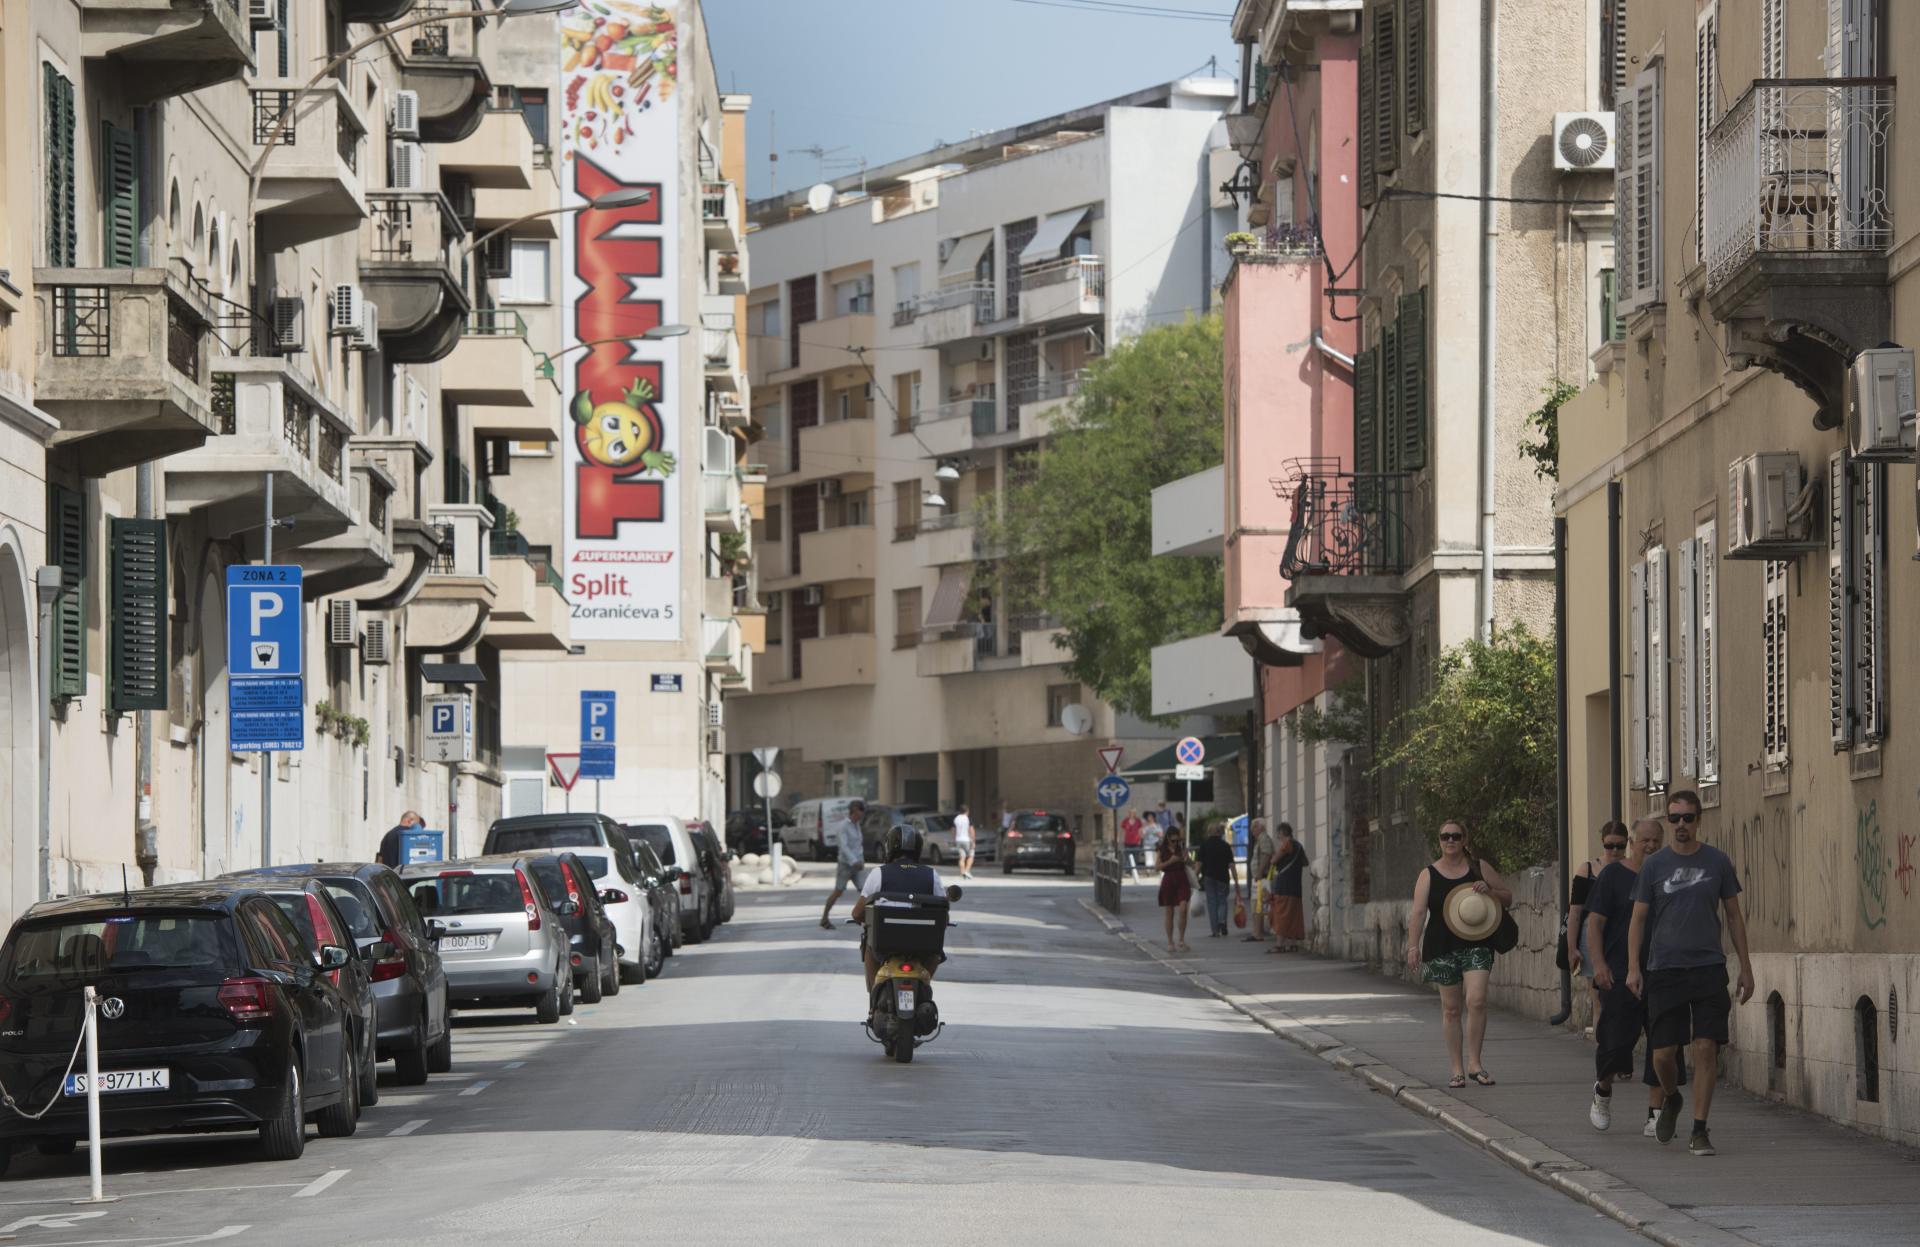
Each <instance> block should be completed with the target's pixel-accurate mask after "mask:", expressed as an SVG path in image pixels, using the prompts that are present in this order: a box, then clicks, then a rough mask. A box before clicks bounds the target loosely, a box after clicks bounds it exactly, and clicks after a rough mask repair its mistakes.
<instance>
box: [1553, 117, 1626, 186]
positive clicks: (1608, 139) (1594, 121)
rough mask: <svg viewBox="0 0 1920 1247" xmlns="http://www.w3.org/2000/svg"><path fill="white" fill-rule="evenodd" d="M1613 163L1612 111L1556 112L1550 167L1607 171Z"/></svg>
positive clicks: (1570, 170)
mask: <svg viewBox="0 0 1920 1247" xmlns="http://www.w3.org/2000/svg"><path fill="white" fill-rule="evenodd" d="M1613 166H1614V148H1613V114H1612V113H1555V114H1554V115H1553V167H1554V168H1555V169H1558V170H1560V171H1561V172H1562V173H1610V172H1612V171H1613Z"/></svg>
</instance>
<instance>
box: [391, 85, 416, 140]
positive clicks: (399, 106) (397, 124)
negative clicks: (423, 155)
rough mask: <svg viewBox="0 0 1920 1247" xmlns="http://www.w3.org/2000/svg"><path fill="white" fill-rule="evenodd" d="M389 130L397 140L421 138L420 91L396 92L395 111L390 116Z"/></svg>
mask: <svg viewBox="0 0 1920 1247" xmlns="http://www.w3.org/2000/svg"><path fill="white" fill-rule="evenodd" d="M387 120H388V128H389V130H390V131H391V132H392V134H393V137H394V138H397V139H417V138H419V137H420V93H419V92H418V91H395V92H394V93H393V109H392V111H391V112H390V113H389V114H388V118H387Z"/></svg>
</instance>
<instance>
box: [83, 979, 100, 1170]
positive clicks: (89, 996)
mask: <svg viewBox="0 0 1920 1247" xmlns="http://www.w3.org/2000/svg"><path fill="white" fill-rule="evenodd" d="M83 1007H84V1008H85V1009H86V1011H87V1016H86V1019H85V1025H86V1034H87V1177H88V1179H89V1181H90V1183H91V1186H92V1198H91V1200H90V1201H89V1202H91V1203H95V1204H98V1203H101V1202H103V1201H102V1200H101V1198H100V997H99V994H98V993H97V992H95V990H94V987H93V984H91V983H89V984H87V987H86V1001H85V1002H84V1005H83Z"/></svg>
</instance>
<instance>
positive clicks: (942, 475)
mask: <svg viewBox="0 0 1920 1247" xmlns="http://www.w3.org/2000/svg"><path fill="white" fill-rule="evenodd" d="M933 478H934V479H935V480H937V481H957V480H959V479H960V469H959V468H957V467H955V466H954V463H953V460H951V459H942V460H941V461H940V466H939V467H937V468H935V469H934V470H933Z"/></svg>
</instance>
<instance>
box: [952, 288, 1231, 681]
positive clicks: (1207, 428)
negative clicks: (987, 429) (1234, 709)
mask: <svg viewBox="0 0 1920 1247" xmlns="http://www.w3.org/2000/svg"><path fill="white" fill-rule="evenodd" d="M1222 368H1223V356H1222V352H1221V331H1220V320H1219V318H1218V317H1207V318H1205V319H1196V320H1189V321H1187V322H1185V323H1183V324H1178V325H1166V326H1161V327H1159V328H1154V329H1149V330H1148V331H1147V332H1145V333H1143V334H1141V335H1140V336H1139V337H1137V338H1135V339H1133V340H1132V341H1130V342H1127V343H1124V344H1123V345H1121V346H1119V347H1117V348H1116V349H1115V350H1113V351H1112V352H1111V353H1110V354H1109V355H1108V356H1107V357H1106V358H1104V359H1102V360H1099V361H1097V362H1095V363H1094V365H1093V366H1092V367H1091V368H1090V369H1089V370H1088V373H1087V377H1086V380H1085V381H1084V382H1083V384H1082V385H1081V387H1080V391H1079V393H1078V395H1077V396H1076V398H1075V400H1074V404H1073V408H1072V412H1071V414H1070V415H1069V417H1068V418H1067V420H1066V421H1065V422H1064V426H1063V427H1062V428H1061V430H1060V431H1059V432H1057V433H1056V434H1055V435H1054V436H1053V438H1052V439H1051V440H1050V441H1049V442H1048V443H1046V444H1045V445H1044V446H1043V447H1042V448H1041V449H1040V450H1039V452H1038V453H1037V454H1036V456H1035V458H1034V460H1033V462H1032V465H1031V469H1030V470H1024V471H1020V472H1017V473H1012V472H1010V473H1009V480H1008V482H1007V487H1006V489H1005V491H1004V493H1005V496H1004V500H1003V507H1002V511H1001V514H1000V516H999V517H998V518H988V517H983V518H982V526H983V528H984V529H985V530H986V533H987V538H988V548H991V549H993V550H995V551H996V552H997V553H998V555H999V558H998V561H997V565H996V564H993V563H989V564H986V565H983V566H982V567H981V569H980V571H979V573H978V577H979V580H980V581H981V582H983V583H990V582H991V580H992V579H993V578H995V577H999V578H1003V579H1004V582H1005V584H1006V586H1007V587H1006V590H1005V592H1006V594H1007V597H1008V606H1009V608H1010V609H1012V610H1013V611H1016V612H1020V611H1044V612H1046V613H1048V614H1051V615H1052V616H1053V617H1054V618H1055V619H1057V620H1058V621H1059V624H1060V627H1061V628H1062V629H1063V631H1064V634H1065V637H1064V639H1065V644H1066V649H1067V651H1068V653H1069V654H1070V655H1071V658H1070V660H1069V662H1068V664H1067V672H1068V674H1069V675H1071V676H1072V677H1073V678H1074V679H1076V680H1078V681H1080V682H1081V683H1082V684H1085V685H1088V686H1090V687H1091V688H1092V689H1093V691H1094V692H1095V693H1097V694H1098V695H1099V696H1100V697H1102V698H1103V699H1105V700H1107V701H1110V702H1112V703H1113V704H1115V705H1116V706H1119V707H1120V708H1121V709H1122V710H1125V711H1127V712H1129V713H1131V714H1136V715H1139V716H1141V717H1143V718H1144V717H1149V716H1151V714H1152V711H1153V674H1152V661H1151V654H1152V650H1153V647H1154V646H1156V645H1164V644H1166V643H1167V642H1169V641H1177V640H1180V639H1182V638H1184V637H1190V636H1197V635H1199V634H1201V633H1203V632H1213V631H1217V630H1218V629H1219V627H1220V624H1221V611H1222V598H1223V594H1224V586H1223V584H1222V580H1221V560H1220V559H1218V558H1164V559H1157V558H1154V557H1153V498H1152V494H1153V489H1154V487H1155V486H1158V485H1164V484H1166V483H1167V482H1169V481H1174V480H1178V479H1180V478H1181V477H1183V476H1188V475H1191V474H1192V473H1195V472H1200V471H1203V470H1205V469H1207V468H1211V467H1217V466H1219V464H1220V463H1221V461H1222V444H1223V435H1222V434H1223V429H1222V425H1223V421H1222V416H1221V410H1222V403H1221V372H1222Z"/></svg>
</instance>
